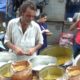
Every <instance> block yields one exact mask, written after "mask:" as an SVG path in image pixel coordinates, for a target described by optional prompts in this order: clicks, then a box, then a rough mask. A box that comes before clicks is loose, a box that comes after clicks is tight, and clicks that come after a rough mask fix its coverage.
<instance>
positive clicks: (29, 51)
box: [25, 48, 36, 56]
mask: <svg viewBox="0 0 80 80" xmlns="http://www.w3.org/2000/svg"><path fill="white" fill-rule="evenodd" d="M34 52H36V48H30V49H29V50H28V52H27V53H25V54H26V55H28V56H31V55H32V54H33V53H34Z"/></svg>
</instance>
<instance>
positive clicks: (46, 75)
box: [39, 65, 66, 80]
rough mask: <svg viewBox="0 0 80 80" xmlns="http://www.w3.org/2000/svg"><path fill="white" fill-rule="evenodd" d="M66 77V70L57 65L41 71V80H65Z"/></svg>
mask: <svg viewBox="0 0 80 80" xmlns="http://www.w3.org/2000/svg"><path fill="white" fill-rule="evenodd" d="M64 75H65V70H64V69H63V68H62V67H60V66H56V65H53V66H52V65H51V66H47V67H45V68H43V69H42V70H40V71H39V78H40V80H63V78H64ZM65 80H66V79H65Z"/></svg>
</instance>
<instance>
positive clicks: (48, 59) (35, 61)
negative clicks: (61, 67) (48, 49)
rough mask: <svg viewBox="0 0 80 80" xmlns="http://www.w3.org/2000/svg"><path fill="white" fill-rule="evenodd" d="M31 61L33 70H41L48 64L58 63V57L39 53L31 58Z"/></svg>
mask: <svg viewBox="0 0 80 80" xmlns="http://www.w3.org/2000/svg"><path fill="white" fill-rule="evenodd" d="M30 62H31V63H32V70H33V71H40V70H41V69H42V68H44V67H46V66H48V65H55V64H56V63H57V59H56V58H55V57H52V56H43V55H38V56H35V57H33V58H31V59H30Z"/></svg>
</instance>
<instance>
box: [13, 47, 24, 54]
mask: <svg viewBox="0 0 80 80" xmlns="http://www.w3.org/2000/svg"><path fill="white" fill-rule="evenodd" d="M14 51H15V53H16V54H17V55H24V54H25V52H24V51H23V50H22V49H21V48H19V47H15V49H14Z"/></svg>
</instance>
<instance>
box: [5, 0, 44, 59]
mask: <svg viewBox="0 0 80 80" xmlns="http://www.w3.org/2000/svg"><path fill="white" fill-rule="evenodd" d="M35 15H36V6H35V4H34V3H33V2H32V1H30V0H29V1H25V2H23V4H22V5H21V6H20V17H18V18H15V19H12V20H10V21H9V23H8V26H7V30H6V34H5V39H4V43H5V45H6V46H7V47H8V48H9V51H11V52H14V54H16V55H17V57H18V58H19V59H30V58H31V57H33V56H35V55H36V52H37V50H38V49H39V48H40V47H41V46H42V44H43V37H42V34H41V30H40V28H39V25H38V24H37V23H36V22H35V21H34V17H35Z"/></svg>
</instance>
